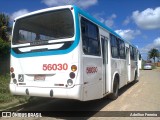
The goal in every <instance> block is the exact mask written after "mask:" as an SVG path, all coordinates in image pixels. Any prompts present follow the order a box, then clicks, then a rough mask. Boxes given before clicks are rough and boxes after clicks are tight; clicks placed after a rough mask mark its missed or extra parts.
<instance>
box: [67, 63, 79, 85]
mask: <svg viewBox="0 0 160 120" xmlns="http://www.w3.org/2000/svg"><path fill="white" fill-rule="evenodd" d="M71 71H72V72H70V74H69V77H70V79H68V80H67V85H68V86H71V85H73V79H74V78H75V77H76V74H75V72H76V71H77V66H76V65H72V66H71Z"/></svg>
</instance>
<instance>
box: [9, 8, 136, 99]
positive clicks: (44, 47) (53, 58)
mask: <svg viewBox="0 0 160 120" xmlns="http://www.w3.org/2000/svg"><path fill="white" fill-rule="evenodd" d="M13 26H14V27H13V28H14V29H13V32H12V34H13V38H12V42H11V68H10V72H11V81H10V91H11V93H13V94H14V95H28V96H41V97H52V98H66V99H76V100H80V101H88V100H94V99H100V98H103V97H105V96H106V95H109V97H110V98H111V99H116V98H117V97H118V90H119V88H121V87H123V86H124V85H126V84H127V83H129V82H131V81H134V80H136V78H137V77H138V63H137V60H138V50H137V48H136V46H134V45H132V44H130V43H129V42H127V41H125V40H124V39H122V38H121V37H120V36H119V35H118V34H117V33H115V32H114V31H112V30H111V29H109V28H108V27H107V26H105V25H103V24H102V23H100V22H99V21H97V20H96V19H95V18H93V17H92V16H90V15H89V14H87V13H86V12H84V11H82V10H81V9H79V8H78V7H76V6H72V5H67V6H60V7H53V8H47V9H43V10H38V11H35V12H31V13H29V14H26V15H23V16H21V17H18V18H16V19H15V20H14V25H13Z"/></svg>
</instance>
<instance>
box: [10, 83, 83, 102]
mask: <svg viewBox="0 0 160 120" xmlns="http://www.w3.org/2000/svg"><path fill="white" fill-rule="evenodd" d="M81 87H82V86H81V85H75V86H74V87H73V88H44V87H21V86H17V85H15V84H10V91H11V93H12V94H14V95H27V92H28V95H29V96H39V97H53V98H66V99H76V100H81V101H82V92H81V90H82V89H81ZM51 91H52V93H53V94H52V93H51Z"/></svg>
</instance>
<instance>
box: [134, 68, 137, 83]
mask: <svg viewBox="0 0 160 120" xmlns="http://www.w3.org/2000/svg"><path fill="white" fill-rule="evenodd" d="M137 78H138V77H137V71H136V72H135V75H134V82H135V81H136V80H137Z"/></svg>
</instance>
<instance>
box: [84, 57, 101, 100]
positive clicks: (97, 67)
mask: <svg viewBox="0 0 160 120" xmlns="http://www.w3.org/2000/svg"><path fill="white" fill-rule="evenodd" d="M91 61H92V62H91ZM83 72H84V73H83V81H84V89H83V90H84V91H83V97H84V98H83V99H84V101H87V100H93V99H99V98H102V97H103V87H102V73H103V72H102V58H100V57H90V56H85V57H84V58H83Z"/></svg>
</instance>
